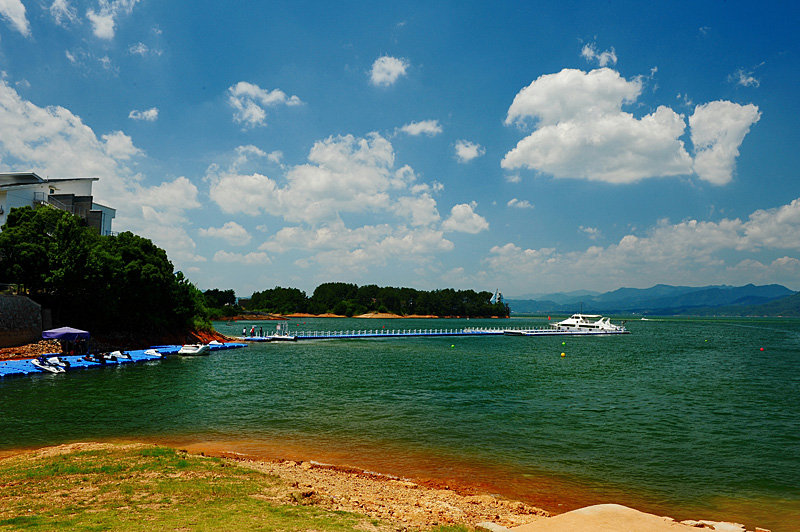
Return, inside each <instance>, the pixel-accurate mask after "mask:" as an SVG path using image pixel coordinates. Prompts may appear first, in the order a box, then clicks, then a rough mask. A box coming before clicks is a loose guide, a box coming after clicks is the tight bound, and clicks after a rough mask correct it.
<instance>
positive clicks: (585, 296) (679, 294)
mask: <svg viewBox="0 0 800 532" xmlns="http://www.w3.org/2000/svg"><path fill="white" fill-rule="evenodd" d="M794 294H795V293H794V292H793V291H792V290H789V289H788V288H786V287H785V286H781V285H777V284H772V285H763V286H755V285H753V284H748V285H745V286H738V287H737V286H725V285H722V286H704V287H688V286H670V285H663V284H662V285H656V286H653V287H651V288H647V289H638V288H620V289H618V290H614V291H611V292H606V293H603V294H599V293H591V292H580V293H574V294H558V293H556V294H544V295H541V296H537V297H536V298H535V299H534V298H531V299H509V300H507V303H508V304H509V306H510V307H511V312H512V313H515V314H522V313H573V312H578V311H579V310H581V309H583V311H584V312H595V313H606V314H611V313H638V314H653V315H692V314H702V315H711V314H717V313H726V314H729V315H740V313H748V312H750V313H753V314H759V315H781V311H780V310H779V309H782V308H784V307H783V304H779V301H781V300H783V299H784V298H789V297H790V296H793V295H794ZM773 302H774V303H775V305H771V304H772V303H773ZM786 304H787V305H789V307H791V303H786ZM762 306H763V307H764V308H763V309H762V310H761V311H759V310H758V309H759V308H760V307H762Z"/></svg>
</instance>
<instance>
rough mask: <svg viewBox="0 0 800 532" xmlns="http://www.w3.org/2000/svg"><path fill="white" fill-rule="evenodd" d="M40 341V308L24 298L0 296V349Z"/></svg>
mask: <svg viewBox="0 0 800 532" xmlns="http://www.w3.org/2000/svg"><path fill="white" fill-rule="evenodd" d="M41 339H42V307H41V305H39V304H38V303H35V302H34V301H32V300H30V299H29V298H27V297H25V296H4V295H0V347H12V346H17V345H23V344H28V343H32V342H38V341H39V340H41Z"/></svg>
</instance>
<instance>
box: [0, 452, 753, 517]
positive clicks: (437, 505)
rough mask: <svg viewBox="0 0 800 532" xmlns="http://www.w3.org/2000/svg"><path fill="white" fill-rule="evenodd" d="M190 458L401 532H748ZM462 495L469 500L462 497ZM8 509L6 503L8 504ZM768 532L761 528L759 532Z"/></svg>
mask: <svg viewBox="0 0 800 532" xmlns="http://www.w3.org/2000/svg"><path fill="white" fill-rule="evenodd" d="M131 447H134V448H152V447H153V445H152V444H147V443H127V444H119V443H96V442H93V443H88V442H87V443H72V444H65V445H59V446H54V447H46V448H42V449H36V450H21V451H17V452H11V453H3V458H9V457H11V456H13V457H21V458H24V459H26V460H28V461H30V462H33V463H35V462H36V460H38V459H43V458H46V457H52V456H56V455H65V454H68V453H76V452H77V453H84V454H85V452H87V451H91V452H98V451H100V452H103V451H109V452H110V451H112V450H114V449H118V448H131ZM189 454H195V455H201V456H212V455H213V456H215V457H218V458H222V459H224V460H226V461H228V462H229V463H231V464H236V465H239V466H242V467H245V468H250V469H254V470H257V471H260V472H263V473H267V474H268V475H271V476H274V477H279V478H280V479H281V480H282V482H283V485H285V486H286V489H285V490H283V491H279V492H277V493H275V494H273V495H272V496H271V500H272V499H274V500H272V502H274V503H279V504H286V503H287V502H288V503H289V504H294V505H302V506H315V507H318V508H322V509H325V510H329V511H334V512H341V511H344V512H353V513H356V514H361V515H366V516H368V517H370V518H373V519H377V520H379V521H381V522H384V523H389V525H390V529H394V530H425V529H429V528H431V527H434V526H442V525H445V526H450V525H460V526H465V527H467V528H470V529H473V528H474V529H477V530H488V531H492V532H504V531H507V530H513V531H516V532H566V531H578V532H581V531H586V532H588V531H609V532H611V531H620V530H625V531H629V532H681V531H684V532H689V531H692V530H701V529H702V530H717V531H725V532H744V531H745V530H746V529H745V527H744V526H743V525H740V524H737V523H727V522H712V521H693V520H692V521H683V522H681V523H678V522H676V521H674V520H673V519H671V518H669V517H662V516H657V515H653V514H648V513H644V512H640V511H638V510H635V509H632V508H628V507H625V506H621V505H616V504H601V505H595V506H590V507H587V508H581V509H578V510H574V511H571V512H567V513H564V514H560V515H556V516H551V515H550V514H549V513H548V512H546V511H545V510H542V509H540V508H537V507H535V506H531V505H529V504H525V503H523V502H520V501H513V500H509V499H505V498H502V497H500V496H497V495H493V494H489V493H479V492H473V493H464V492H463V490H456V489H452V488H451V487H449V486H435V485H426V484H424V483H420V482H416V481H415V480H413V479H408V478H400V477H397V476H392V475H384V474H381V473H378V472H371V471H364V470H360V469H356V468H351V467H342V466H336V465H332V464H323V463H318V462H314V461H312V460H308V461H301V462H298V461H292V460H281V459H272V460H267V459H259V460H255V459H252V458H250V457H248V456H245V455H243V454H239V453H236V452H231V451H226V452H217V453H207V452H198V451H197V450H196V449H194V450H189ZM460 491H461V492H460ZM0 506H2V498H0ZM764 530H765V529H760V528H755V532H764Z"/></svg>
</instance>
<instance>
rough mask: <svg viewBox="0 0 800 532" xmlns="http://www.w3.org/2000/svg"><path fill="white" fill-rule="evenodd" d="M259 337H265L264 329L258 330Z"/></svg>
mask: <svg viewBox="0 0 800 532" xmlns="http://www.w3.org/2000/svg"><path fill="white" fill-rule="evenodd" d="M258 335H259V336H261V337H262V338H263V337H264V327H259V328H258Z"/></svg>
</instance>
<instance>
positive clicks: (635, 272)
mask: <svg viewBox="0 0 800 532" xmlns="http://www.w3.org/2000/svg"><path fill="white" fill-rule="evenodd" d="M580 229H581V230H582V231H583V232H585V233H586V234H587V235H589V236H590V238H592V237H594V236H595V235H599V231H598V230H596V229H595V228H587V227H581V228H580ZM765 251H766V252H768V253H767V256H769V255H773V256H774V255H775V254H776V253H777V254H780V253H787V252H789V253H794V254H797V253H800V198H799V199H796V200H794V201H792V202H790V203H789V204H787V205H783V206H780V207H778V208H774V209H764V210H758V211H755V212H753V213H752V214H751V215H750V216H749V217H748V218H747V219H744V220H743V219H739V218H734V219H727V218H726V219H722V220H720V221H718V222H711V221H698V220H686V221H683V222H679V223H675V224H670V223H669V222H667V221H666V220H662V221H661V222H659V223H658V224H657V225H656V226H655V227H652V228H651V229H649V230H648V231H646V232H645V234H643V235H633V234H628V235H625V236H624V237H623V238H621V239H620V240H619V242H617V243H615V244H612V245H609V246H607V247H601V246H591V247H589V248H587V249H585V250H583V251H569V252H558V251H557V250H555V249H552V248H540V249H523V248H521V247H519V246H517V245H516V244H513V243H507V244H504V245H500V246H495V247H493V248H492V249H491V251H490V255H489V257H487V258H486V260H485V264H486V265H487V267H488V270H489V272H490V275H499V274H502V275H503V276H504V277H505V278H506V279H507V280H508V283H509V284H510V285H515V286H518V287H519V289H520V290H530V286H529V282H530V279H536V280H537V282H538V283H539V284H540V286H542V287H548V288H547V289H548V290H561V289H568V288H570V287H572V288H574V278H576V277H580V276H581V275H585V272H587V271H591V272H592V282H593V288H594V289H599V290H603V289H613V288H618V287H620V286H642V287H644V286H650V285H651V284H652V282H653V279H659V280H660V282H663V283H668V284H697V285H702V284H720V283H727V284H746V283H750V282H764V283H774V282H779V283H784V284H788V285H790V286H797V279H798V278H800V277H798V275H800V260H798V259H797V257H796V256H795V257H792V256H788V255H783V256H779V257H778V258H776V259H772V258H769V259H766V260H765V259H762V258H760V256H759V255H758V254H760V253H762V252H765ZM506 291H508V289H507V290H506Z"/></svg>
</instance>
